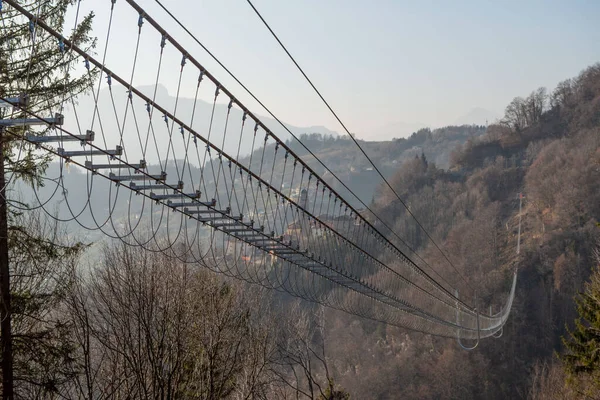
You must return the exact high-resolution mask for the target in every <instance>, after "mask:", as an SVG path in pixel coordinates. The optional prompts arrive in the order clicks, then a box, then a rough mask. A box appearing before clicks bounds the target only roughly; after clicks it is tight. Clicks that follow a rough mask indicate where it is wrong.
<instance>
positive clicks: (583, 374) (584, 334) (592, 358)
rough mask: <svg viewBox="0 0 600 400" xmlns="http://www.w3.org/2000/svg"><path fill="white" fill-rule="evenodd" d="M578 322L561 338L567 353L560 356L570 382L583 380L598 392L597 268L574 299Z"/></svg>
mask: <svg viewBox="0 0 600 400" xmlns="http://www.w3.org/2000/svg"><path fill="white" fill-rule="evenodd" d="M576 303H577V312H578V313H579V318H578V319H577V320H576V321H575V327H574V329H573V330H569V329H568V336H567V337H563V344H564V345H565V348H566V352H565V354H564V355H563V356H561V358H562V361H563V363H564V366H565V369H566V372H567V374H568V376H569V378H570V380H571V381H574V380H577V379H579V378H584V379H585V380H586V381H591V383H592V385H593V386H595V389H596V390H598V389H600V265H599V266H598V267H597V268H596V269H595V271H594V272H593V273H592V276H591V277H590V281H589V282H588V283H586V285H585V290H584V292H583V293H581V294H580V296H579V298H578V299H576Z"/></svg>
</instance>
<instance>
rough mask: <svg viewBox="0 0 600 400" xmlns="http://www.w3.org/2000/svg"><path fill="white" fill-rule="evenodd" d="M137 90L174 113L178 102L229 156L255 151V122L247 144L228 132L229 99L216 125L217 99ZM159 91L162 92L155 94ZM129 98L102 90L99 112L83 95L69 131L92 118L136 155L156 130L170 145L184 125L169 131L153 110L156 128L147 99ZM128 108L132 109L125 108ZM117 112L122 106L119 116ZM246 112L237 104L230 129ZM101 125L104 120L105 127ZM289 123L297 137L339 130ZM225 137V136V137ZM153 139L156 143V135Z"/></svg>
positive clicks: (186, 118) (179, 148)
mask: <svg viewBox="0 0 600 400" xmlns="http://www.w3.org/2000/svg"><path fill="white" fill-rule="evenodd" d="M137 89H138V90H139V91H141V92H142V93H143V94H145V95H146V96H148V97H149V98H155V102H156V103H157V104H159V105H160V106H162V107H163V108H165V109H167V110H169V111H170V112H173V110H175V106H176V107H177V108H176V112H175V116H176V117H177V118H179V119H180V120H182V121H183V122H184V123H186V124H189V123H190V121H191V120H192V115H193V116H194V119H193V126H192V128H193V129H194V130H195V131H197V132H198V133H199V134H200V135H202V136H203V137H205V138H210V141H211V142H212V143H214V144H216V145H218V146H219V147H221V145H222V144H223V143H224V146H223V148H224V150H225V151H226V152H228V153H229V154H233V155H235V154H237V152H238V148H239V153H240V155H246V154H249V153H250V152H251V151H252V142H253V135H252V134H251V132H252V130H253V129H254V125H253V124H252V123H250V122H249V121H246V125H245V130H246V131H247V132H248V134H247V135H243V136H242V142H241V143H240V142H239V141H238V137H237V136H238V135H234V134H229V135H228V134H226V133H225V122H226V121H227V112H228V107H227V103H219V102H217V103H216V104H215V106H214V118H213V119H212V124H211V123H210V121H211V115H213V104H212V103H209V102H206V101H204V100H201V99H198V100H197V101H196V105H195V108H194V99H192V98H185V97H180V98H179V99H176V98H175V97H174V96H171V95H170V94H169V92H168V90H167V88H166V87H164V86H163V85H160V84H159V85H157V86H156V87H155V86H154V85H152V86H139V87H137ZM155 91H156V95H155V94H154V92H155ZM127 100H128V97H127V94H126V92H123V93H121V92H120V91H113V92H111V91H110V90H109V89H104V90H102V91H100V93H99V95H98V107H97V111H95V110H96V108H95V104H94V101H93V98H92V97H91V96H82V97H80V98H79V99H78V104H77V118H75V113H74V112H73V109H72V108H70V109H69V108H67V109H66V110H65V126H64V127H65V129H67V130H68V131H71V132H78V131H79V130H80V129H81V130H86V129H91V127H92V121H94V124H95V125H94V126H93V130H94V131H96V134H97V136H100V135H103V136H104V137H105V138H106V141H107V144H108V145H115V144H118V143H119V140H120V138H119V135H120V133H122V135H123V142H124V148H125V151H127V152H128V155H129V157H130V158H133V159H136V158H140V159H141V158H142V154H141V151H139V149H140V147H141V146H140V141H141V142H144V141H145V137H146V135H147V133H148V132H149V131H150V130H152V131H154V133H155V136H156V139H157V143H156V146H157V147H158V148H159V149H167V148H169V139H170V137H171V136H175V135H173V132H178V129H173V127H172V126H170V125H168V127H167V129H168V131H165V130H164V129H163V127H164V126H165V122H164V120H163V115H162V113H160V112H158V111H156V112H154V111H153V117H152V127H150V126H149V118H148V117H147V115H148V114H147V111H146V105H145V103H144V102H143V101H142V100H141V99H139V98H137V97H135V96H134V98H133V99H132V101H131V103H130V105H129V107H126V106H127ZM176 100H177V101H176ZM226 100H228V99H225V97H224V96H223V98H222V99H221V101H226ZM113 102H114V106H113ZM126 109H127V113H125V112H124V110H126ZM115 110H117V112H116V118H115ZM134 113H135V115H134ZM94 114H95V116H94ZM242 116H243V112H242V111H241V110H240V109H238V108H236V107H232V109H231V112H230V114H229V119H228V124H227V132H234V130H235V131H239V129H240V128H241V122H242ZM258 118H259V119H260V120H261V121H262V122H263V123H264V124H265V125H266V126H267V127H268V128H269V129H270V130H271V131H272V132H273V133H274V134H275V135H277V136H278V137H279V138H280V139H282V140H284V141H285V140H288V139H290V138H291V135H290V134H289V132H287V130H286V129H285V128H283V127H282V126H281V124H279V122H277V121H276V120H274V119H272V118H269V117H264V116H260V115H258ZM115 119H116V120H117V121H118V124H116V123H115V122H114V120H115ZM123 121H125V122H123ZM100 123H102V126H101V125H100ZM78 124H79V126H78ZM167 124H168V122H167ZM284 125H285V126H286V127H287V128H288V129H289V130H290V131H291V132H292V133H293V134H294V135H296V136H298V135H301V134H304V133H319V134H322V135H328V136H338V133H337V132H335V131H332V130H330V129H328V128H326V127H323V126H309V127H297V126H293V125H290V124H287V123H285V122H284ZM224 136H225V140H223V137H224ZM262 136H264V134H261V137H262ZM113 142H114V143H113ZM150 142H152V139H151V140H150ZM257 143H258V145H260V144H262V140H260V141H257ZM152 145H154V144H152ZM172 146H173V149H172V153H173V154H174V156H171V159H172V158H173V157H175V158H180V155H182V154H184V153H185V142H184V141H182V140H179V139H175V140H172ZM257 147H258V146H255V149H256V148H257ZM146 161H147V162H149V163H156V162H157V161H158V160H154V159H149V160H146Z"/></svg>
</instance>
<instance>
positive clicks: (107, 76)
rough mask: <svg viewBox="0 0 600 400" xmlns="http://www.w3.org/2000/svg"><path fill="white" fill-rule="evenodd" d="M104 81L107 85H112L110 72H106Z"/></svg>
mask: <svg viewBox="0 0 600 400" xmlns="http://www.w3.org/2000/svg"><path fill="white" fill-rule="evenodd" d="M106 83H107V84H108V86H109V87H110V86H112V77H111V76H110V74H106Z"/></svg>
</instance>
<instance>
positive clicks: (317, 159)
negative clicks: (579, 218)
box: [127, 0, 474, 297]
mask: <svg viewBox="0 0 600 400" xmlns="http://www.w3.org/2000/svg"><path fill="white" fill-rule="evenodd" d="M127 1H128V2H129V3H130V4H132V6H134V8H136V9H138V11H139V10H141V9H140V8H139V7H138V6H137V4H136V3H135V2H133V1H131V0H127ZM155 1H156V3H157V4H158V5H159V6H160V7H161V8H162V9H163V10H164V11H165V12H166V13H167V14H168V15H169V16H170V17H171V18H172V19H173V20H174V21H175V22H176V23H177V25H179V27H180V28H182V29H183V30H184V31H185V32H186V33H187V34H188V35H189V36H190V37H191V38H192V39H193V40H194V41H195V42H196V43H197V44H198V45H199V46H200V47H202V49H203V50H204V51H206V52H207V53H208V55H209V56H210V57H211V58H212V59H213V60H214V61H215V62H217V64H219V66H220V67H221V68H223V70H224V71H225V72H227V74H229V76H231V77H232V78H233V79H234V80H235V81H236V82H237V83H238V84H239V85H240V86H241V87H242V88H243V89H244V90H245V91H246V92H247V93H248V94H249V95H250V96H251V97H252V98H253V99H254V100H255V101H256V102H257V103H258V104H259V105H260V106H261V107H262V108H263V109H264V110H265V111H266V112H267V113H269V115H271V117H272V118H273V119H275V120H276V121H277V122H278V123H279V124H280V125H281V126H282V127H283V129H285V130H286V131H287V132H288V133H289V134H290V135H291V136H292V137H293V138H294V139H295V140H296V141H297V142H298V143H300V145H301V146H302V147H303V148H304V149H305V150H306V151H307V152H308V153H309V154H310V155H311V156H312V157H313V158H314V159H315V160H316V161H317V162H318V163H319V164H320V165H321V166H322V167H323V168H324V169H325V170H326V171H327V172H329V173H330V174H331V175H332V176H333V177H334V178H335V179H336V180H337V181H338V182H339V183H340V184H341V185H342V186H343V187H344V189H346V190H347V191H348V192H349V193H350V194H351V195H352V196H354V197H355V198H356V199H357V200H358V201H359V202H360V204H361V205H362V206H363V207H365V209H366V210H368V211H369V212H370V213H371V214H372V215H373V216H375V218H376V219H377V220H378V221H379V222H380V223H381V224H382V225H383V226H384V227H385V228H386V229H388V230H389V231H390V232H391V233H392V234H393V235H394V236H395V237H396V238H397V239H398V240H400V242H401V243H402V244H403V245H405V246H406V247H407V248H408V250H410V251H411V252H412V253H414V254H415V255H416V257H418V258H419V259H420V260H421V261H422V262H423V263H424V264H425V265H426V266H427V267H429V269H431V270H432V271H433V272H434V273H435V274H436V276H438V277H439V278H440V279H441V280H442V281H444V282H445V283H446V284H447V285H448V286H449V287H450V288H452V289H455V288H454V286H453V285H452V284H451V283H450V282H448V280H447V279H445V278H444V277H443V276H442V275H440V274H439V273H438V271H436V270H435V269H434V268H433V267H432V266H431V265H429V263H428V262H427V261H426V260H425V259H423V257H421V256H420V255H419V254H418V253H417V252H416V250H414V249H413V248H412V247H411V246H410V245H409V244H408V243H407V242H406V241H405V240H404V239H402V238H401V237H400V236H399V235H398V234H397V233H396V232H395V231H394V230H393V229H392V228H391V227H390V226H389V224H388V223H386V222H385V221H383V220H382V219H381V218H380V217H379V216H378V215H377V214H376V213H375V212H374V211H373V210H372V209H371V208H370V207H369V206H368V205H367V204H365V202H364V201H362V200H361V199H360V197H358V195H356V194H355V193H354V191H353V190H351V189H350V188H349V187H348V186H347V185H346V184H345V183H344V182H343V181H342V180H341V179H340V178H339V177H338V176H337V174H335V173H334V172H333V171H331V169H329V167H327V166H326V165H325V164H324V163H323V162H322V161H321V159H319V158H318V157H317V156H316V155H315V154H314V153H313V152H312V151H311V150H310V149H309V148H308V147H307V146H306V145H305V144H304V143H302V141H301V140H300V139H298V137H297V136H296V135H295V134H294V133H293V132H292V131H291V130H290V129H289V128H288V127H287V126H286V125H285V124H284V123H283V122H282V121H281V120H280V119H279V118H278V117H277V116H276V115H275V114H274V113H273V112H272V111H271V110H270V109H269V108H268V107H267V106H266V105H265V104H264V103H263V102H262V101H260V100H259V99H258V98H257V97H256V96H255V95H254V93H253V92H252V91H251V90H250V89H248V88H247V87H246V86H245V85H244V84H243V83H242V82H241V81H240V80H239V79H238V78H237V77H236V76H235V75H234V74H233V73H232V72H231V71H230V70H229V69H228V68H227V67H226V66H225V65H224V64H223V63H222V62H221V61H220V60H219V59H218V58H217V57H216V56H215V55H214V54H213V53H212V52H211V51H210V50H209V49H208V48H207V47H206V46H205V45H204V44H203V43H202V42H200V40H199V39H198V38H197V37H196V36H195V35H194V34H193V33H192V32H190V30H189V29H187V28H186V27H185V25H183V23H181V21H180V20H179V19H178V18H177V17H176V16H175V15H173V13H172V12H171V11H169V9H167V8H166V7H165V6H164V5H163V4H162V3H161V2H160V0H155ZM346 131H347V130H346ZM273 136H274V135H273ZM350 136H351V137H352V135H350ZM353 140H354V138H353ZM359 148H360V146H359ZM361 150H362V148H361ZM363 154H364V151H363ZM365 156H366V154H365ZM371 164H373V163H372V162H371ZM373 166H374V165H373ZM375 168H377V167H375ZM377 172H379V170H377ZM379 174H380V175H381V173H380V172H379ZM330 189H331V188H330ZM400 201H402V200H400ZM403 204H404V203H403ZM409 212H410V211H409ZM411 215H412V213H411ZM413 218H414V216H413ZM428 236H429V235H428ZM436 246H437V245H436ZM438 249H439V247H438ZM440 251H441V249H440ZM442 254H443V253H442ZM407 258H408V257H407ZM448 261H449V260H448ZM417 268H419V267H417ZM419 269H420V268H419ZM455 270H456V268H455ZM423 272H424V271H423ZM457 272H458V271H457ZM458 274H459V276H460V277H461V278H462V279H463V280H464V281H465V282H467V281H466V280H465V278H464V277H463V276H462V275H461V274H460V273H458ZM438 284H439V283H438ZM467 285H468V286H469V287H470V288H471V290H472V291H474V289H473V288H472V287H471V286H470V285H469V284H468V282H467ZM452 297H454V295H452Z"/></svg>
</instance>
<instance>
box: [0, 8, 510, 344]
mask: <svg viewBox="0 0 600 400" xmlns="http://www.w3.org/2000/svg"><path fill="white" fill-rule="evenodd" d="M2 3H3V4H4V7H3V8H2V11H1V12H2V19H3V21H21V22H22V23H23V24H24V26H27V27H28V29H29V31H30V43H29V45H28V46H27V48H26V49H23V50H22V51H21V53H23V54H21V56H22V60H21V61H22V62H23V63H25V64H27V62H32V60H33V59H34V56H35V54H36V44H37V43H40V42H42V41H47V40H52V41H54V42H55V43H56V46H57V50H58V51H59V52H60V53H61V57H63V60H66V62H67V67H65V68H63V70H58V71H55V74H56V75H58V76H60V75H61V74H64V75H65V76H67V75H68V76H69V77H71V79H74V78H76V77H77V76H80V77H87V78H88V79H89V80H90V81H91V82H92V84H90V86H89V88H88V90H87V91H88V92H89V93H90V95H91V96H92V98H93V102H92V104H91V105H90V106H84V105H81V104H77V103H76V93H72V92H71V91H70V90H69V88H68V87H66V88H64V90H63V91H62V92H61V93H60V94H58V95H57V96H56V98H55V99H54V100H53V101H52V102H50V101H46V102H44V103H40V102H38V103H36V99H35V96H31V95H30V94H29V93H27V92H26V91H25V92H23V93H13V94H11V96H12V97H8V95H7V97H3V98H2V99H0V100H2V105H3V106H4V108H5V109H6V110H11V111H10V112H7V113H5V115H4V118H3V119H2V120H0V128H1V129H2V134H3V135H5V136H10V137H11V141H12V143H13V145H12V146H13V150H12V151H13V152H15V153H16V154H17V155H19V154H23V155H25V154H28V151H29V149H33V151H34V152H38V153H44V154H49V155H51V156H52V157H53V159H54V160H56V161H57V162H58V163H59V173H58V175H57V176H45V177H43V179H44V182H45V186H46V187H45V189H44V191H43V192H42V191H39V190H38V191H36V192H35V194H36V201H37V204H31V205H29V206H27V207H25V206H24V205H22V203H17V202H13V203H11V206H13V207H17V208H18V207H23V208H27V209H30V208H41V209H43V210H44V211H46V212H47V213H48V215H50V216H52V217H54V218H56V219H58V220H60V221H63V222H75V223H77V224H79V225H80V226H81V228H82V229H86V230H89V231H94V232H100V233H102V234H103V235H105V236H107V237H111V238H115V239H118V240H121V241H123V242H124V243H126V244H128V245H131V246H141V247H143V248H146V249H147V250H148V251H160V252H164V253H167V254H169V255H170V256H172V257H176V258H178V259H180V260H181V261H183V262H190V263H201V264H203V265H206V266H207V267H208V268H210V269H212V270H214V271H216V272H219V273H222V274H225V275H228V276H232V277H235V278H237V279H242V280H245V281H248V282H251V283H253V284H258V285H262V286H265V287H268V288H271V289H273V290H276V291H281V292H286V293H289V294H291V295H293V296H297V297H300V298H302V299H305V300H308V301H311V302H316V303H319V304H323V305H325V306H328V307H332V308H336V309H340V310H343V311H346V312H348V313H351V314H355V315H357V316H360V317H363V318H369V319H373V320H376V321H381V322H384V323H386V324H390V325H395V326H399V327H405V328H409V329H412V330H416V331H421V332H425V333H429V334H432V335H439V336H445V337H453V338H458V339H459V342H460V340H462V339H473V340H477V341H479V339H481V338H485V337H490V336H498V335H500V334H501V331H502V328H503V326H504V324H505V323H506V321H507V319H508V316H509V313H510V310H511V306H512V303H513V299H514V296H515V287H516V281H517V274H516V271H515V273H514V274H513V277H512V281H511V287H510V289H509V290H508V295H507V297H506V301H505V303H504V306H503V307H502V309H501V310H500V311H499V312H497V313H492V312H491V309H490V310H489V312H486V310H485V308H486V307H484V305H482V304H477V303H478V302H479V300H478V299H477V298H476V297H474V296H473V295H472V293H471V295H469V296H464V295H463V296H460V293H461V292H462V293H465V292H467V290H465V287H464V284H463V285H462V289H463V290H462V291H461V290H459V289H460V287H461V285H460V280H459V279H458V278H457V277H456V276H454V277H453V279H450V278H448V279H446V278H444V277H443V276H442V274H441V271H440V269H439V268H434V267H433V266H431V265H429V264H428V263H427V262H426V261H425V260H424V259H423V258H421V257H420V256H419V255H418V254H417V253H416V252H415V251H414V250H413V249H412V248H411V247H410V245H408V244H407V243H406V242H405V241H403V240H402V238H400V237H399V236H398V235H395V234H394V233H393V231H392V230H391V228H389V226H388V225H387V224H386V223H385V222H384V221H382V220H381V219H380V218H378V217H377V215H376V214H375V213H373V212H371V210H370V209H369V208H368V206H366V205H365V207H366V210H360V211H359V210H358V209H357V208H356V207H355V206H353V204H356V203H355V202H352V201H350V200H349V199H348V198H347V197H348V196H347V195H344V196H342V195H341V194H340V192H339V191H336V190H335V189H334V187H333V185H332V184H331V183H328V182H327V181H326V180H325V179H323V177H322V176H320V175H319V174H318V173H317V172H316V171H315V169H314V168H313V167H311V165H310V164H309V163H308V161H306V159H304V158H302V157H301V156H299V155H298V154H297V152H295V151H294V150H293V149H292V148H291V146H290V145H289V142H286V141H284V140H281V139H280V138H279V137H278V136H277V135H276V134H275V133H274V132H273V131H272V130H271V129H270V128H269V127H268V126H267V125H266V124H265V123H263V122H262V121H261V120H260V118H259V117H257V115H255V114H254V113H253V112H252V111H251V110H250V109H249V108H248V107H246V106H245V105H244V104H243V103H242V102H241V101H240V100H239V99H238V98H236V96H235V95H234V94H233V93H232V92H231V91H229V90H228V89H227V88H226V87H225V86H224V85H223V84H221V83H220V82H219V80H217V78H216V77H215V76H214V75H213V74H211V73H210V72H209V71H208V70H207V69H206V68H204V67H203V65H202V64H201V63H200V61H199V60H198V59H197V58H195V57H194V55H193V54H192V52H191V51H188V49H186V48H184V47H183V46H182V45H181V44H180V42H178V41H177V40H176V39H175V38H174V37H173V36H172V35H171V34H170V33H169V32H167V31H166V30H165V29H163V27H162V26H161V24H159V23H158V22H157V20H155V19H154V18H153V17H152V16H151V15H149V14H148V13H147V12H146V11H145V10H144V9H142V8H141V7H140V6H139V5H138V4H137V3H136V2H135V1H132V0H120V1H118V2H117V1H116V0H112V1H111V2H103V4H102V5H100V4H98V5H95V6H96V7H107V8H110V12H109V13H108V17H107V18H108V19H107V20H106V21H100V25H104V26H106V27H107V28H106V32H102V34H104V33H105V35H106V36H105V39H106V43H105V46H104V48H103V49H102V50H101V51H100V52H99V54H98V55H96V54H92V51H91V49H90V48H84V47H81V46H78V45H77V44H75V43H74V41H73V40H71V39H69V37H68V35H65V34H63V33H62V32H60V31H57V30H56V29H54V28H53V27H52V26H51V25H49V24H47V23H46V22H45V21H44V19H43V18H40V16H39V15H37V14H36V9H35V8H34V7H26V6H23V5H20V4H19V2H16V1H14V0H3V2H2ZM0 4H1V3H0ZM116 14H119V17H120V18H118V19H117V18H116V17H115V15H116ZM117 20H118V22H116V21H117ZM123 21H125V24H128V25H127V26H123V27H121V28H122V29H128V31H127V32H130V33H131V35H133V37H135V47H134V48H132V49H123V48H119V51H118V55H117V54H116V53H115V47H117V46H120V43H119V37H118V35H117V37H115V36H114V24H117V23H118V24H122V23H124V22H123ZM76 23H77V21H76ZM95 33H96V32H95ZM121 34H122V33H121ZM129 50H130V52H129ZM125 53H127V55H128V56H129V55H130V54H131V55H132V56H133V57H132V59H131V62H130V65H129V68H122V67H119V65H122V63H114V62H112V63H111V59H112V60H114V58H115V57H123V54H125ZM14 57H17V55H14ZM111 57H112V58H111ZM140 57H143V62H142V61H140ZM117 64H118V65H117ZM141 68H143V69H145V70H153V71H155V82H154V85H152V86H149V87H136V86H134V84H133V82H134V80H135V77H136V74H138V73H139V70H140V69H141ZM173 77H176V79H175V80H173V79H172V78H173ZM163 82H164V84H165V86H167V87H169V90H170V92H171V91H172V92H173V93H176V95H175V100H174V101H171V100H164V98H162V97H161V96H160V93H159V91H158V87H159V85H160V84H162V83H163ZM170 82H177V83H176V85H175V86H174V87H173V85H171V84H170ZM184 90H185V91H189V90H193V91H194V93H195V95H194V99H193V104H191V105H190V104H189V101H188V102H187V103H186V104H184V102H186V101H187V99H183V96H182V95H181V93H182V91H184ZM204 99H210V100H209V102H208V105H209V107H208V108H205V109H203V108H202V107H201V104H203V102H204V101H205V100H204ZM69 112H70V113H71V114H72V116H70V117H68V116H67V115H68V113H69ZM317 161H318V160H317ZM69 168H77V169H78V170H80V171H84V173H85V176H86V182H87V185H86V186H85V187H79V188H75V189H74V188H69V189H68V190H67V187H68V180H69V174H68V169H69ZM10 179H12V177H10V176H9V177H8V180H9V181H10ZM107 183H109V184H107ZM342 185H343V184H342ZM75 190H77V191H79V196H77V195H76V194H75V193H74V191H75ZM81 196H83V198H84V199H85V201H83V202H82V201H80V200H74V199H80V198H81ZM56 199H60V201H61V204H62V205H63V207H62V208H61V211H60V212H58V213H57V212H56V210H55V209H52V207H50V204H51V201H56ZM9 201H10V200H9ZM436 246H437V245H436ZM440 251H441V249H440ZM444 257H445V254H444ZM446 259H447V257H446ZM446 275H447V274H446ZM449 280H452V281H453V282H449Z"/></svg>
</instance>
